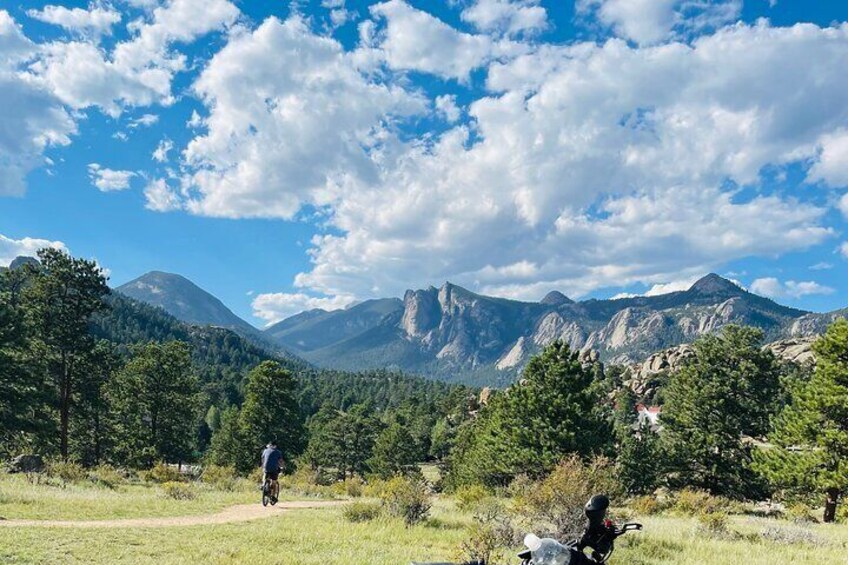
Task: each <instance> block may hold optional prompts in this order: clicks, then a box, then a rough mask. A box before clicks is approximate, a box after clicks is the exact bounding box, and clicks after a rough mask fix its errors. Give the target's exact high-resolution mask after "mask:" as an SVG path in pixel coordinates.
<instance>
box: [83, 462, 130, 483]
mask: <svg viewBox="0 0 848 565" xmlns="http://www.w3.org/2000/svg"><path fill="white" fill-rule="evenodd" d="M88 478H89V480H90V481H92V482H93V483H95V484H99V485H103V486H105V487H108V488H115V487H116V486H117V485H119V484H121V483H123V482H124V477H123V475H121V473H120V472H119V471H118V470H117V469H115V468H114V467H112V466H111V465H105V464H104V465H98V466H97V467H95V468H94V469H91V470H90V471H89V472H88Z"/></svg>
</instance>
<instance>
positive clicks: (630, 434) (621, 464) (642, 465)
mask: <svg viewBox="0 0 848 565" xmlns="http://www.w3.org/2000/svg"><path fill="white" fill-rule="evenodd" d="M614 426H615V437H616V441H617V443H618V446H617V449H616V467H617V471H618V478H619V480H620V481H621V484H622V486H623V487H624V488H625V489H626V490H627V492H630V493H633V494H644V493H648V492H651V491H653V490H654V489H655V488H656V487H657V486H658V484H659V480H660V476H661V473H662V465H663V460H664V455H663V454H662V450H661V447H660V437H659V435H658V434H657V432H655V431H652V430H651V429H650V425H649V424H642V425H640V424H639V422H638V415H637V413H636V396H635V395H634V394H633V391H631V390H630V389H629V388H623V389H621V391H620V392H619V393H618V395H617V397H616V409H615V424H614Z"/></svg>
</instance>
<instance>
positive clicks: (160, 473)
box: [141, 462, 185, 483]
mask: <svg viewBox="0 0 848 565" xmlns="http://www.w3.org/2000/svg"><path fill="white" fill-rule="evenodd" d="M141 477H142V479H144V480H145V481H148V482H152V483H175V482H179V481H184V480H185V477H184V476H183V475H182V474H181V473H180V471H179V469H177V468H176V467H173V466H171V465H166V464H165V463H162V462H159V463H157V464H156V465H154V466H153V468H151V469H150V470H148V471H145V472H144V473H142V474H141Z"/></svg>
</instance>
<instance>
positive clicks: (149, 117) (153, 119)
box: [127, 114, 159, 129]
mask: <svg viewBox="0 0 848 565" xmlns="http://www.w3.org/2000/svg"><path fill="white" fill-rule="evenodd" d="M158 122H159V116H157V115H156V114H142V115H141V116H139V117H138V118H134V119H132V120H130V123H129V126H127V127H129V128H130V129H137V128H139V127H146V128H149V127H150V126H152V125H154V124H156V123H158Z"/></svg>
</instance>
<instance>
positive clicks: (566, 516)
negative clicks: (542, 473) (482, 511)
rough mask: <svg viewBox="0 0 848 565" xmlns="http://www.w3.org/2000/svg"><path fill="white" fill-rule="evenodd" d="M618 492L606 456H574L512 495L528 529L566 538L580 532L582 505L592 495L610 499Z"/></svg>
mask: <svg viewBox="0 0 848 565" xmlns="http://www.w3.org/2000/svg"><path fill="white" fill-rule="evenodd" d="M620 493H621V486H620V484H619V482H618V480H617V478H616V475H615V468H614V466H613V465H612V463H611V461H610V460H609V459H607V458H606V457H597V458H595V459H594V460H592V461H591V462H589V463H583V461H581V459H580V457H578V456H577V455H574V456H572V457H569V458H567V459H564V460H563V461H562V462H561V463H560V464H559V465H557V466H556V467H555V468H554V470H553V471H552V472H551V474H550V475H548V476H547V477H546V478H544V479H542V480H540V481H538V482H536V483H535V484H534V485H533V487H532V488H528V489H526V491H525V493H524V494H522V495H521V496H519V497H518V498H516V501H515V508H516V510H517V512H518V513H519V515H520V516H521V517H523V518H524V519H525V520H527V521H529V524H528V526H530V531H533V530H535V531H553V533H554V534H555V535H556V537H558V538H560V539H568V538H572V537H576V536H578V535H580V532H581V531H582V529H583V526H584V525H585V522H586V518H585V516H584V514H583V506H584V505H585V504H586V501H587V500H589V498H590V497H591V496H592V495H594V494H606V495H607V496H609V497H611V498H614V497H616V496H618V495H619V494H620Z"/></svg>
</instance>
